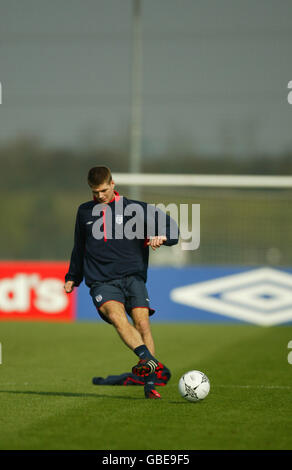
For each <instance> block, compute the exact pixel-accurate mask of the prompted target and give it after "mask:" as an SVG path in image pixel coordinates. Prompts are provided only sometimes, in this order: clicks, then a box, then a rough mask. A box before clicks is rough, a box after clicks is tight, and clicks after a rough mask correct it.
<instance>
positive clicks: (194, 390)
mask: <svg viewBox="0 0 292 470" xmlns="http://www.w3.org/2000/svg"><path fill="white" fill-rule="evenodd" d="M178 390H179V393H180V394H181V396H182V397H183V398H185V399H186V400H188V401H200V400H203V399H204V398H206V396H207V395H208V393H209V391H210V381H209V379H208V377H207V376H206V375H205V374H204V372H201V371H199V370H190V371H189V372H186V373H185V374H184V375H183V376H182V377H181V378H180V379H179V383H178Z"/></svg>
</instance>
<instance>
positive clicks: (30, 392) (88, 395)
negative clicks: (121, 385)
mask: <svg viewBox="0 0 292 470" xmlns="http://www.w3.org/2000/svg"><path fill="white" fill-rule="evenodd" d="M141 391H142V390H141ZM0 393H11V394H16V395H18V394H21V395H40V396H51V397H69V398H70V397H73V398H74V397H78V398H111V399H112V398H114V399H116V398H117V399H122V400H145V397H144V394H142V395H141V397H131V396H129V395H125V396H121V395H106V394H99V393H72V392H42V391H35V390H0ZM142 393H143V391H142Z"/></svg>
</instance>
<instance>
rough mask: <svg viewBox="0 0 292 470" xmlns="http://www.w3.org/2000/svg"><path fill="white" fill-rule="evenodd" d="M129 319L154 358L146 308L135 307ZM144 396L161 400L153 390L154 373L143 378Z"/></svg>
mask: <svg viewBox="0 0 292 470" xmlns="http://www.w3.org/2000/svg"><path fill="white" fill-rule="evenodd" d="M131 317H132V319H133V324H134V326H135V328H136V329H137V330H138V331H139V333H140V335H141V337H142V339H143V341H144V344H145V345H146V346H147V348H148V350H149V351H150V353H151V354H152V356H154V351H155V347H154V340H153V336H152V332H151V327H150V321H149V309H148V308H147V307H136V308H133V309H132V310H131ZM144 380H145V385H144V394H145V397H146V398H152V399H157V398H161V397H160V394H159V393H158V392H157V390H156V389H155V381H156V372H155V371H154V372H152V373H151V374H149V375H147V376H146V377H144Z"/></svg>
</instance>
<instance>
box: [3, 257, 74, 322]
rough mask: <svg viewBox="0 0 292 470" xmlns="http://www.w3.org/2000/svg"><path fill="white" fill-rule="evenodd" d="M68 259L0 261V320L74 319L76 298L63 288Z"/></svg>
mask: <svg viewBox="0 0 292 470" xmlns="http://www.w3.org/2000/svg"><path fill="white" fill-rule="evenodd" d="M67 270H68V263H66V262H58V261H52V262H51V261H45V262H43V261H20V262H15V261H6V262H0V320H30V321H33V320H37V321H73V320H74V319H75V311H76V298H75V292H74V291H73V292H72V293H71V294H70V295H68V294H66V293H65V292H64V288H63V286H64V276H65V273H66V272H67Z"/></svg>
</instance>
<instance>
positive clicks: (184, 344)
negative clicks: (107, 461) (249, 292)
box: [0, 322, 292, 451]
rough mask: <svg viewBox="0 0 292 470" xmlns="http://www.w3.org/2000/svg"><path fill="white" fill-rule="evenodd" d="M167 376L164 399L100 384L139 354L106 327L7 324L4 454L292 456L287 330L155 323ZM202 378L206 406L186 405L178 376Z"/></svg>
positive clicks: (2, 337) (0, 439)
mask: <svg viewBox="0 0 292 470" xmlns="http://www.w3.org/2000/svg"><path fill="white" fill-rule="evenodd" d="M152 328H153V335H154V338H155V342H156V355H157V357H158V358H159V359H160V360H161V361H163V362H165V363H166V365H167V366H168V367H169V368H170V369H171V372H172V378H171V380H170V382H169V383H168V385H167V386H166V387H159V391H160V392H161V394H162V400H146V399H145V398H144V393H143V388H142V387H140V386H128V387H124V386H94V385H92V383H91V379H92V377H93V376H95V375H99V376H106V375H109V374H119V373H122V372H126V371H128V370H130V369H131V367H132V366H133V365H134V363H136V356H135V355H134V354H133V353H132V352H131V351H130V350H128V349H127V347H126V346H125V345H124V344H123V343H122V342H121V340H120V339H119V338H118V336H117V334H116V332H115V331H114V330H113V328H112V327H111V326H109V325H107V324H105V323H101V322H97V323H86V322H77V323H59V324H58V323H41V322H40V323H33V322H23V323H14V322H2V323H1V328H0V331H1V333H0V342H1V345H2V364H1V365H0V400H1V411H0V414H1V419H0V449H2V450H4V449H5V450H15V449H17V450H28V449H31V450H37V449H42V450H52V449H54V450H61V449H66V450H78V449H81V450H113V451H114V450H197V449H198V450H199V449H202V450H208V449H212V450H223V449H226V450H231V449H234V450H269V449H273V450H280V449H282V450H287V449H292V420H291V416H292V400H291V392H292V365H291V364H289V362H288V353H289V350H288V343H289V341H291V340H292V328H291V326H279V327H272V328H261V327H257V326H251V325H240V324H237V325H230V324H225V325H224V324H217V325H215V324H208V325H206V324H156V323H155V324H153V326H152ZM191 369H198V370H201V371H204V372H205V373H206V375H207V376H208V377H209V379H210V382H211V390H210V393H209V395H208V396H207V398H206V399H205V400H203V401H202V402H198V403H190V402H187V401H185V400H184V399H183V398H182V397H181V396H180V395H179V393H178V389H177V383H178V380H179V378H180V376H181V375H182V374H183V373H184V372H186V371H188V370H191Z"/></svg>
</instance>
